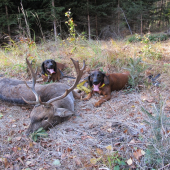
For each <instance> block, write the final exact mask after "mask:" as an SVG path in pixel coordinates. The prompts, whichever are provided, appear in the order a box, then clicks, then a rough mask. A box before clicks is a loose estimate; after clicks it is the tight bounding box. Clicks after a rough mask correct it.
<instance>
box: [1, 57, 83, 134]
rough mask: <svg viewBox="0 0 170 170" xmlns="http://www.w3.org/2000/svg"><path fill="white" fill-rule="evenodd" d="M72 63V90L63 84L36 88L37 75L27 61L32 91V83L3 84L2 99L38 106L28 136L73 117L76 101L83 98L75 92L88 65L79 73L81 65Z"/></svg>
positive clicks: (14, 82)
mask: <svg viewBox="0 0 170 170" xmlns="http://www.w3.org/2000/svg"><path fill="white" fill-rule="evenodd" d="M71 60H72V62H73V64H74V67H75V69H76V73H77V77H76V80H75V82H74V84H73V85H72V86H71V87H69V86H68V85H66V84H63V83H51V84H47V85H41V84H36V73H34V71H33V69H32V67H31V64H30V63H29V61H28V59H26V62H27V64H28V67H29V69H30V71H31V75H32V87H30V83H28V82H27V83H26V82H23V81H19V80H11V79H7V78H4V79H1V80H0V99H2V100H6V101H12V102H19V103H23V102H24V101H25V102H26V103H28V104H31V105H35V106H34V108H33V110H32V112H31V114H30V118H31V123H30V125H29V127H28V129H27V132H26V134H27V135H29V134H30V133H32V132H34V131H36V130H38V129H39V128H40V127H43V128H44V129H48V128H50V127H53V126H55V125H56V124H58V123H61V122H62V121H64V120H65V119H66V118H68V117H69V116H71V115H73V114H74V97H77V98H80V97H81V94H79V93H77V92H76V91H74V88H75V87H76V86H77V84H78V82H79V81H80V79H81V77H82V75H83V71H84V69H85V62H84V61H83V67H82V69H80V68H79V62H78V61H75V60H73V59H71ZM24 83H25V84H26V86H25V84H24ZM5 87H7V89H5ZM1 88H3V89H1ZM28 89H30V90H31V91H32V93H30V92H29V90H28ZM33 94H34V95H33Z"/></svg>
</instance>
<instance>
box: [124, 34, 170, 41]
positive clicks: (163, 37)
mask: <svg viewBox="0 0 170 170" xmlns="http://www.w3.org/2000/svg"><path fill="white" fill-rule="evenodd" d="M167 39H168V35H166V34H162V33H161V34H150V33H148V34H145V35H144V36H141V35H139V34H134V35H132V36H130V37H129V38H128V39H127V41H128V42H130V43H132V42H145V41H147V42H145V43H148V42H149V41H150V42H159V41H165V40H167Z"/></svg>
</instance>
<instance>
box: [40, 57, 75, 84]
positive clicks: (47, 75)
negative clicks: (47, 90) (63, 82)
mask: <svg viewBox="0 0 170 170" xmlns="http://www.w3.org/2000/svg"><path fill="white" fill-rule="evenodd" d="M65 68H66V66H65V65H64V64H62V63H58V62H55V61H54V60H52V59H48V60H45V61H44V62H43V63H42V65H41V73H42V78H43V81H44V82H51V81H53V82H55V81H59V80H60V79H61V78H64V77H66V78H72V79H75V77H71V76H66V75H64V74H63V72H62V70H63V69H65Z"/></svg>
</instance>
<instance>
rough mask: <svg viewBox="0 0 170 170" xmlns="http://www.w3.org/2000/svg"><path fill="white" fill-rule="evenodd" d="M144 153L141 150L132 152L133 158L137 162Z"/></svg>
mask: <svg viewBox="0 0 170 170" xmlns="http://www.w3.org/2000/svg"><path fill="white" fill-rule="evenodd" d="M144 154H145V152H144V151H143V150H141V149H137V150H136V151H135V152H133V155H134V157H135V158H136V159H137V160H139V158H140V157H141V156H143V155H144Z"/></svg>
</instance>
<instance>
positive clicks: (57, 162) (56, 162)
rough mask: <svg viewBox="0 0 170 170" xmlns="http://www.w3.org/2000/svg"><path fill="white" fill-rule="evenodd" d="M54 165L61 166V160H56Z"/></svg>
mask: <svg viewBox="0 0 170 170" xmlns="http://www.w3.org/2000/svg"><path fill="white" fill-rule="evenodd" d="M53 165H55V166H61V163H60V160H59V159H55V160H54V161H53Z"/></svg>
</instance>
